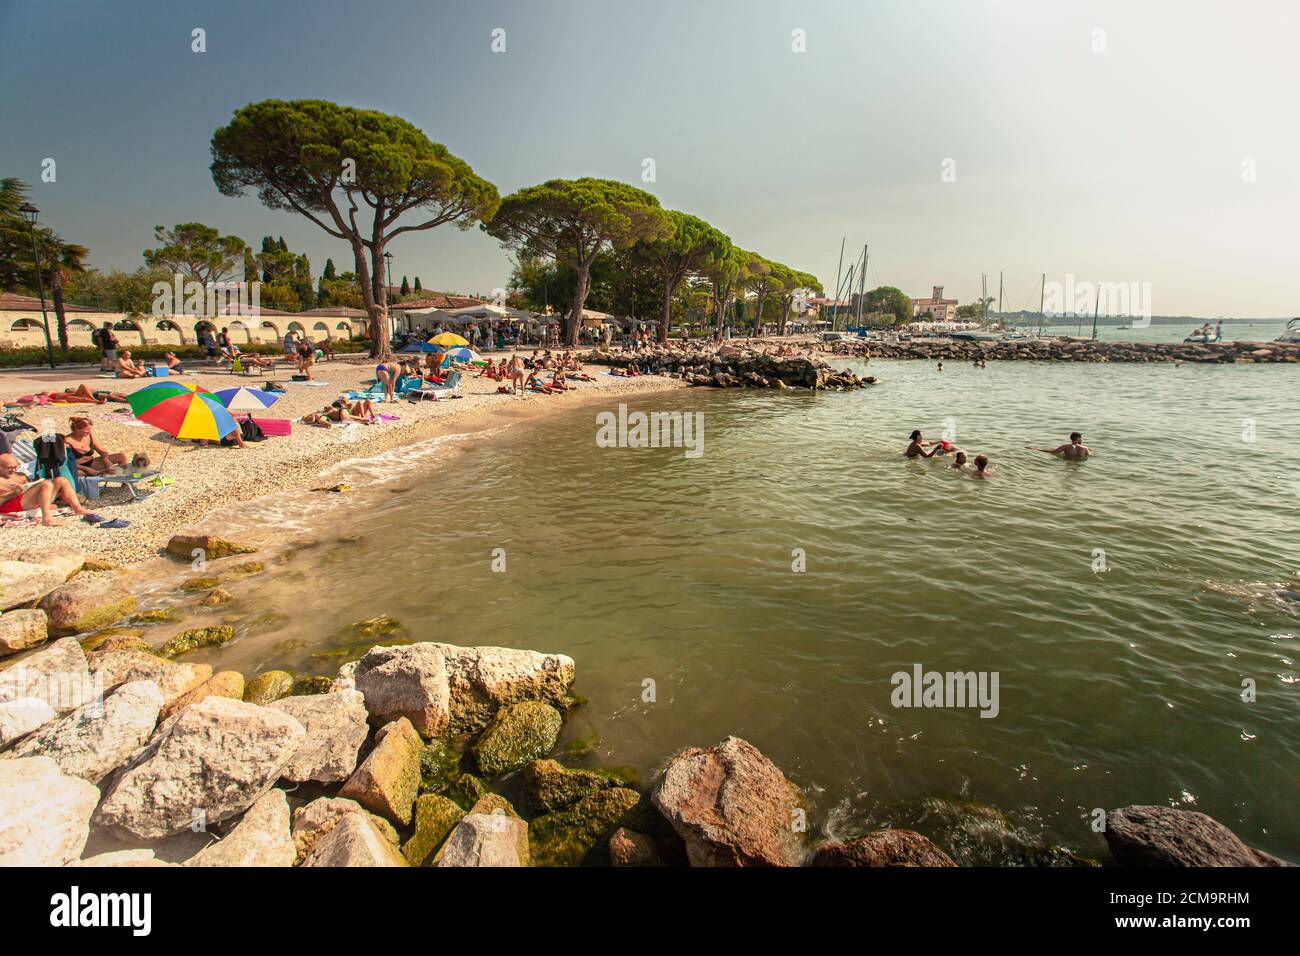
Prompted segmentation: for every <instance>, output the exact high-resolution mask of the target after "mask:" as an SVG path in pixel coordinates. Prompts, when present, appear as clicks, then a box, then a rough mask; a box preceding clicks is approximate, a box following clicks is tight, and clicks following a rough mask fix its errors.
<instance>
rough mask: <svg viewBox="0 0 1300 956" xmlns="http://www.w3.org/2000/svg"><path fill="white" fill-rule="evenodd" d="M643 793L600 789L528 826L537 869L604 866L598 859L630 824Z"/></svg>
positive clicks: (621, 788) (617, 789) (601, 860)
mask: <svg viewBox="0 0 1300 956" xmlns="http://www.w3.org/2000/svg"><path fill="white" fill-rule="evenodd" d="M640 801H641V794H639V793H637V792H636V791H635V790H631V789H628V788H627V787H614V788H612V789H609V790H597V791H596V792H595V793H592V794H589V795H587V796H585V797H583V798H582V799H581V800H579V801H578V802H577V803H575V804H573V805H572V806H570V807H567V808H565V809H563V810H558V811H556V812H555V813H549V814H547V815H546V816H542V817H537V818H536V819H534V820H533V821H532V823H530V824H529V825H528V835H529V842H530V844H531V846H532V858H533V863H534V865H536V866H578V865H580V864H582V863H603V862H605V860H604V859H602V858H599V857H598V856H597V854H598V853H600V852H601V851H602V850H603V849H604V847H605V845H606V842H607V840H608V838H609V836H610V834H612V833H613V832H614V831H615V830H616V829H618V828H619V827H621V826H622V825H623V824H624V823H626V822H628V818H629V814H631V813H632V811H633V809H634V808H635V807H636V806H637V804H638V803H640Z"/></svg>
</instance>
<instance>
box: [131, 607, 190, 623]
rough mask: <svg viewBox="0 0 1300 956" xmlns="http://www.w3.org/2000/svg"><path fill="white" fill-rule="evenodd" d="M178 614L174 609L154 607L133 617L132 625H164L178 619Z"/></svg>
mask: <svg viewBox="0 0 1300 956" xmlns="http://www.w3.org/2000/svg"><path fill="white" fill-rule="evenodd" d="M180 616H181V615H180V612H179V611H177V610H176V608H174V607H156V608H151V609H150V610H148V611H141V612H140V613H139V614H137V615H136V616H135V617H133V618H131V623H132V624H146V625H148V624H165V623H167V622H168V621H176V620H179V619H180Z"/></svg>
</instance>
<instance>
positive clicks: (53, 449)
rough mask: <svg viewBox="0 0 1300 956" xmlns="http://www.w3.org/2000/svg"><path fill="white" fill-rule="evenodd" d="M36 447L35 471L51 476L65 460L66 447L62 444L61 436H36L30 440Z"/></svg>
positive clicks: (53, 475)
mask: <svg viewBox="0 0 1300 956" xmlns="http://www.w3.org/2000/svg"><path fill="white" fill-rule="evenodd" d="M32 445H33V446H34V447H35V449H36V473H37V474H38V475H43V476H44V477H46V478H53V477H55V476H56V475H58V473H59V469H60V468H62V467H63V463H64V462H65V461H66V460H67V457H68V449H67V448H66V446H64V444H63V436H62V435H56V436H54V437H53V438H37V439H36V440H35V441H33V442H32Z"/></svg>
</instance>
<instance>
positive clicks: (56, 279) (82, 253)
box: [0, 178, 90, 295]
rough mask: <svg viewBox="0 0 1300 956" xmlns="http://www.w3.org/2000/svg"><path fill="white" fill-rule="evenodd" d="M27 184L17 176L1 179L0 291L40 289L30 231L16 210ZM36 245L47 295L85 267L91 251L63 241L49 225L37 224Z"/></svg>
mask: <svg viewBox="0 0 1300 956" xmlns="http://www.w3.org/2000/svg"><path fill="white" fill-rule="evenodd" d="M27 198H28V197H27V184H26V183H24V182H23V181H22V180H20V179H13V178H7V179H0V290H4V291H7V292H9V291H12V292H21V293H26V294H30V295H36V294H37V293H38V292H39V290H40V284H41V283H40V282H38V281H37V276H36V265H35V260H34V259H33V258H32V230H31V227H29V226H28V225H27V221H26V220H25V219H23V217H22V214H21V213H19V212H18V207H19V206H21V205H22V204H23V203H24V202H26V201H27ZM35 231H36V246H37V248H38V250H39V252H40V258H41V276H40V278H41V280H42V281H43V282H44V284H45V292H46V295H50V293H51V290H52V289H53V288H54V287H55V286H56V284H58V283H61V282H62V281H64V279H66V278H69V277H71V276H73V275H75V274H77V273H79V272H81V271H82V270H83V269H84V268H85V259H86V256H87V255H89V253H90V250H89V249H87V248H86V247H85V246H80V245H77V244H76V243H71V242H64V241H63V240H62V239H61V238H59V236H58V235H57V234H56V233H55V232H54V231H53V230H52V229H50V228H49V227H47V226H42V225H40V224H39V223H38V224H37V226H36V230H35Z"/></svg>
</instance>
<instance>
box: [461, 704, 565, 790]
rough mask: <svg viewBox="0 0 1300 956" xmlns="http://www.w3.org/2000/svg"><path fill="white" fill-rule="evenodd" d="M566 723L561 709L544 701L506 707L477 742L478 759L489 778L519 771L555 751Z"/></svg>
mask: <svg viewBox="0 0 1300 956" xmlns="http://www.w3.org/2000/svg"><path fill="white" fill-rule="evenodd" d="M563 724H564V717H563V716H562V715H561V714H560V712H559V711H558V710H556V709H555V708H554V707H552V706H551V705H550V704H544V703H542V702H541V701H537V700H526V701H523V702H522V703H518V704H512V705H510V706H509V707H502V708H501V709H500V710H499V711H497V713H496V716H495V717H493V718H492V721H491V722H490V723H489V724H488V725H487V727H486V728H485V729H484V730H483V733H482V734H481V735H480V736H479V739H478V740H477V741H476V742H475V744H474V747H473V753H474V760H475V762H477V764H478V768H479V770H480V771H481V772H482V773H483V774H484V775H485V776H488V777H495V776H499V775H500V774H503V773H509V772H510V771H511V770H518V769H519V768H520V767H522V766H523V765H524V764H526V763H528V762H529V761H530V760H537V759H539V758H541V757H545V756H546V755H547V754H548V753H550V752H551V748H552V747H554V746H555V742H556V741H557V740H559V739H560V728H561V727H562V726H563Z"/></svg>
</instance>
